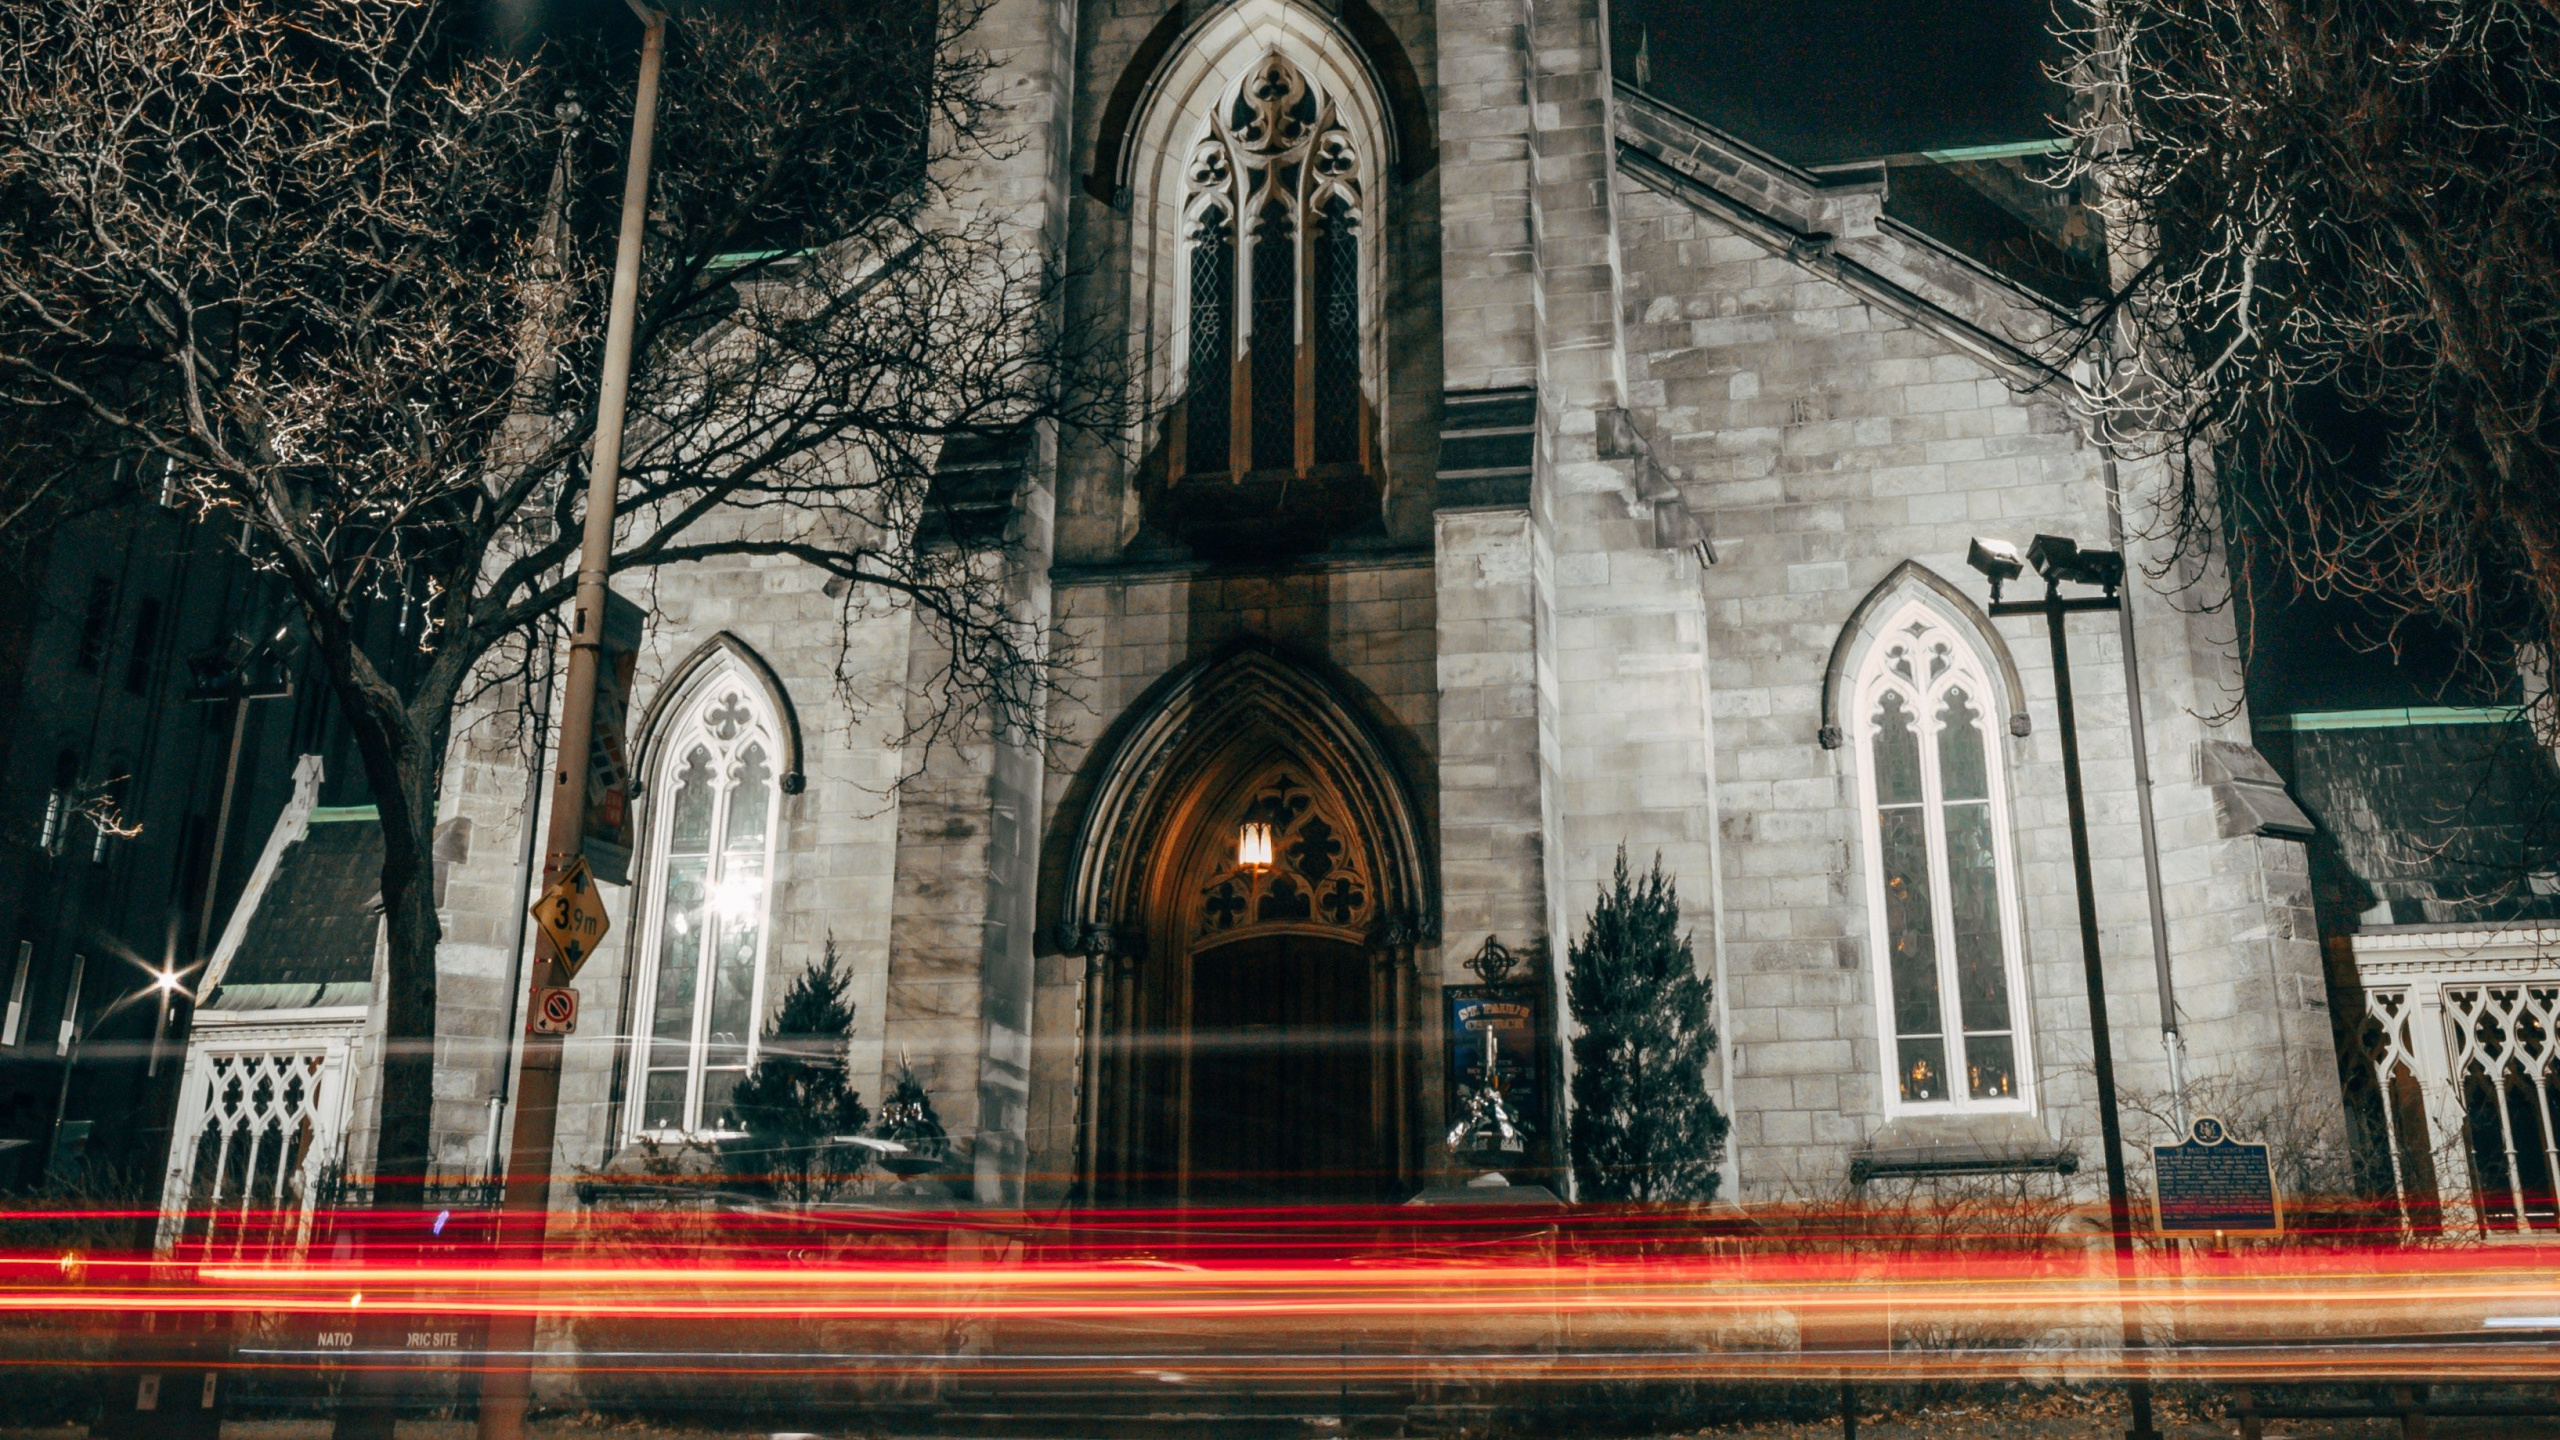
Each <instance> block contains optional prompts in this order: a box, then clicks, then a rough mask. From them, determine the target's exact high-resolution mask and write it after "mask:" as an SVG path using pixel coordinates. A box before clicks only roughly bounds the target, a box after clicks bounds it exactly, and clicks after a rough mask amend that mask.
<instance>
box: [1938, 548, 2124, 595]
mask: <svg viewBox="0 0 2560 1440" xmlns="http://www.w3.org/2000/svg"><path fill="white" fill-rule="evenodd" d="M1975 543H1976V544H1980V543H1981V542H1980V541H1976V542H1975ZM2027 563H2028V564H2030V565H2032V566H2034V567H2035V570H2036V573H2037V574H2038V575H2041V576H2043V577H2044V579H2045V583H2047V584H2049V585H2059V584H2061V583H2063V582H2065V581H2069V582H2071V583H2074V584H2079V585H2095V586H2097V587H2098V588H2099V589H2101V590H2104V591H2105V592H2107V593H2108V594H2110V595H2113V594H2114V593H2116V587H2117V586H2118V585H2121V584H2123V583H2124V556H2122V555H2120V554H2118V553H2117V552H2115V551H2113V550H2083V549H2081V548H2080V544H2079V542H2078V541H2076V540H2069V539H2065V538H2064V537H2062V536H2060V535H2039V536H2037V537H2036V538H2035V540H2034V541H2033V542H2032V543H2030V544H2029V545H2028V546H2027Z"/></svg>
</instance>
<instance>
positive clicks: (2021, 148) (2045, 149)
mask: <svg viewBox="0 0 2560 1440" xmlns="http://www.w3.org/2000/svg"><path fill="white" fill-rule="evenodd" d="M2070 148H2071V142H2070V141H2068V140H2012V141H2009V142H2008V143H2007V144H2003V145H1959V146H1957V147H1956V148H1955V149H1953V150H1923V151H1921V152H1920V153H1921V155H1922V156H1923V157H1925V158H1927V159H1931V160H1935V161H1937V162H1938V163H1939V164H1941V165H1954V164H1960V163H1962V162H1964V161H1967V160H2015V159H2017V158H2018V157H2019V156H2022V155H2060V154H2062V153H2064V152H2066V151H2068V150H2069V149H2070Z"/></svg>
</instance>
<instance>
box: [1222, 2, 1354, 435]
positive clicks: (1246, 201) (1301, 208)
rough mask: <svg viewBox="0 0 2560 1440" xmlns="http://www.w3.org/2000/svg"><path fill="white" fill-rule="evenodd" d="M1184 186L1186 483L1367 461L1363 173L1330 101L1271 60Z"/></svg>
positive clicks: (1225, 111)
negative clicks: (1201, 478) (1193, 479)
mask: <svg viewBox="0 0 2560 1440" xmlns="http://www.w3.org/2000/svg"><path fill="white" fill-rule="evenodd" d="M1186 176H1187V178H1186V188H1187V194H1186V195H1185V197H1184V203H1183V241H1184V244H1185V246H1186V247H1187V259H1188V262H1189V263H1188V264H1187V265H1186V266H1185V267H1184V269H1183V278H1184V280H1185V282H1186V292H1187V295H1188V302H1189V312H1188V317H1187V318H1188V325H1187V335H1188V341H1187V344H1186V345H1185V347H1184V350H1183V357H1182V358H1183V362H1184V371H1185V379H1184V382H1183V387H1182V400H1183V405H1182V411H1183V414H1182V423H1181V424H1180V426H1179V427H1177V428H1178V434H1179V436H1180V446H1181V449H1180V452H1179V453H1180V456H1181V459H1180V462H1179V466H1178V469H1179V473H1181V474H1184V475H1213V474H1227V473H1235V472H1243V471H1259V472H1265V473H1269V472H1289V473H1304V472H1306V471H1308V470H1311V469H1314V468H1317V467H1322V466H1360V465H1364V464H1365V463H1366V462H1367V459H1368V456H1369V452H1370V448H1371V441H1370V430H1371V428H1372V427H1371V421H1370V417H1369V415H1368V413H1367V407H1366V406H1365V405H1364V404H1363V403H1362V396H1363V390H1362V375H1361V371H1362V364H1363V361H1362V349H1363V347H1362V343H1361V326H1362V311H1363V303H1362V297H1361V293H1360V292H1361V279H1360V277H1361V275H1362V273H1363V267H1362V264H1361V254H1360V243H1361V239H1360V232H1361V216H1362V205H1361V202H1362V194H1361V186H1362V184H1363V177H1362V174H1361V156H1360V147H1359V144H1358V142H1357V141H1356V140H1355V139H1354V137H1353V134H1352V131H1351V130H1350V128H1349V127H1348V125H1347V124H1346V123H1345V121H1344V119H1343V117H1342V116H1341V115H1340V114H1338V113H1337V111H1336V107H1335V103H1334V100H1333V99H1332V98H1331V97H1329V96H1327V95H1326V94H1325V93H1324V92H1323V91H1322V90H1321V89H1320V88H1318V87H1317V86H1316V85H1315V84H1314V83H1313V82H1311V81H1310V80H1308V78H1307V77H1306V75H1305V74H1304V73H1303V72H1301V71H1300V70H1299V69H1298V67H1297V66H1296V65H1294V64H1292V63H1291V62H1290V61H1289V60H1288V59H1287V58H1286V57H1284V56H1281V55H1279V54H1276V53H1275V54H1271V55H1267V56H1265V57H1263V59H1262V61H1261V62H1260V63H1259V64H1257V65H1255V66H1254V67H1253V68H1252V69H1251V70H1249V71H1247V72H1246V73H1245V76H1244V79H1243V80H1242V81H1240V82H1239V83H1238V84H1237V86H1236V88H1235V90H1234V92H1233V93H1232V94H1231V95H1229V96H1228V97H1226V98H1225V99H1224V100H1223V101H1222V102H1221V103H1220V104H1218V105H1217V106H1215V107H1214V108H1213V109H1212V111H1211V114H1210V117H1209V123H1208V127H1207V133H1206V134H1205V135H1202V136H1201V137H1200V139H1199V141H1198V143H1197V144H1196V145H1195V146H1194V147H1193V150H1192V154H1191V162H1190V165H1189V168H1188V170H1187V172H1186Z"/></svg>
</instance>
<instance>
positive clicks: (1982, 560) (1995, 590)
mask: <svg viewBox="0 0 2560 1440" xmlns="http://www.w3.org/2000/svg"><path fill="white" fill-rule="evenodd" d="M1964 563H1966V564H1967V565H1970V566H1972V567H1973V568H1974V569H1976V570H1979V571H1981V572H1982V573H1983V574H1985V575H1988V576H1990V577H1991V599H1992V601H1993V603H1995V604H1996V603H1998V601H1999V599H2000V587H2001V586H2003V585H2005V584H2007V583H2009V582H2010V581H2012V580H2015V579H2017V578H2018V576H2019V575H2020V574H2021V573H2023V572H2024V571H2025V570H2026V568H2027V560H2026V557H2025V556H2023V555H2020V554H2019V553H2018V547H2017V546H2015V545H2012V544H2010V543H2009V542H2008V541H2006V540H1985V539H1983V538H1981V537H1980V536H1975V537H1974V541H1973V548H1972V549H1970V550H1967V551H1966V552H1965V556H1964Z"/></svg>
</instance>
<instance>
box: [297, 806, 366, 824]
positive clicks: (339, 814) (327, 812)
mask: <svg viewBox="0 0 2560 1440" xmlns="http://www.w3.org/2000/svg"><path fill="white" fill-rule="evenodd" d="M381 818H382V811H381V810H380V809H379V808H377V807H375V806H372V805H314V806H312V807H311V823H312V824H314V825H335V824H338V823H340V822H342V821H347V820H380V819H381Z"/></svg>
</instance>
